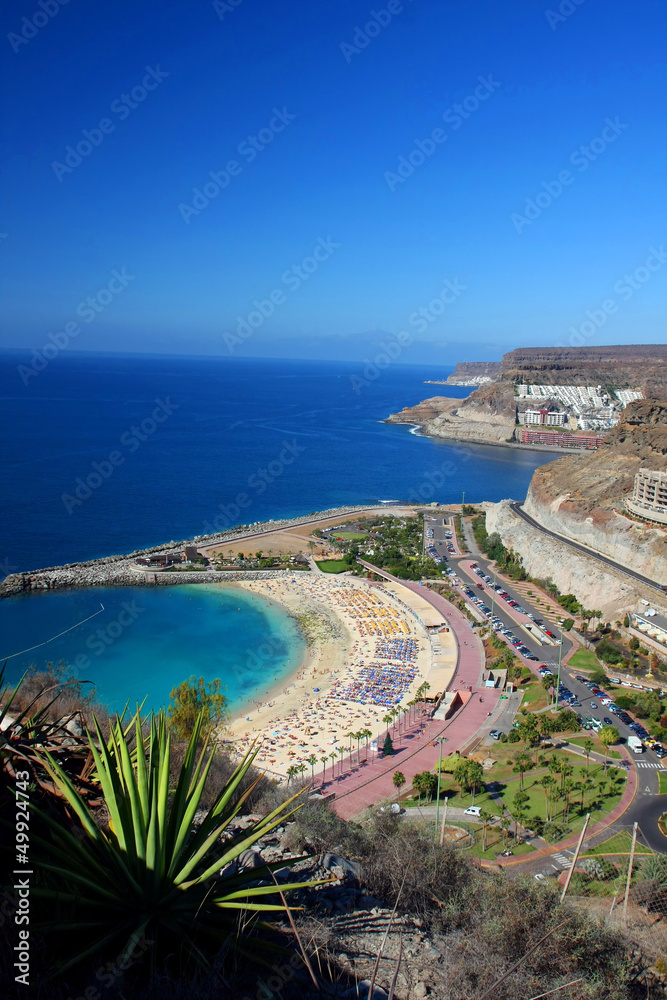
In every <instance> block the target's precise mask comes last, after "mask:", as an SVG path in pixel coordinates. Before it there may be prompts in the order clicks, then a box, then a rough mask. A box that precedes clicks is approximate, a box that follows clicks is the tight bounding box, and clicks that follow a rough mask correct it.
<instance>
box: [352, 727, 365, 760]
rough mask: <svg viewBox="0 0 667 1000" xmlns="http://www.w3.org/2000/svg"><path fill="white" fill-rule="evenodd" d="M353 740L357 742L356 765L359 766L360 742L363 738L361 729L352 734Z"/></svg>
mask: <svg viewBox="0 0 667 1000" xmlns="http://www.w3.org/2000/svg"><path fill="white" fill-rule="evenodd" d="M354 738H355V740H356V741H357V764H359V763H360V762H361V741H362V740H363V738H364V731H363V729H358V730H357V732H356V733H355V734H354Z"/></svg>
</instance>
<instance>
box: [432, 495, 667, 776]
mask: <svg viewBox="0 0 667 1000" xmlns="http://www.w3.org/2000/svg"><path fill="white" fill-rule="evenodd" d="M431 532H432V534H431ZM452 533H453V524H450V523H448V519H447V518H446V517H443V516H442V515H439V516H437V517H436V516H433V517H432V518H431V519H430V520H429V519H428V518H427V520H426V535H427V537H426V539H425V541H426V543H427V551H428V552H429V554H431V552H430V549H431V548H432V549H433V550H434V551H435V552H436V554H437V555H438V557H439V558H440V559H441V560H442V562H443V563H444V562H445V560H447V561H448V564H449V565H448V571H447V572H448V578H449V582H450V584H452V585H454V586H456V587H457V589H458V590H460V591H461V593H462V595H463V596H464V597H465V599H466V602H467V603H468V604H469V605H472V606H474V607H475V608H476V610H477V611H478V612H479V613H480V614H481V615H482V616H483V617H484V618H486V619H487V620H488V621H489V624H490V625H491V627H492V628H493V629H494V630H495V631H496V632H497V633H498V634H499V635H500V636H502V637H503V638H504V640H505V642H506V643H507V644H508V646H509V647H510V648H511V649H512V650H513V652H514V653H515V655H516V656H517V657H518V659H519V660H520V661H521V662H522V663H524V664H526V665H527V666H530V668H531V670H533V671H534V672H535V673H536V674H537V675H539V676H542V677H545V676H548V675H549V674H551V675H552V676H553V677H554V686H556V682H557V675H558V663H559V654H561V659H565V658H566V657H567V655H568V653H569V652H570V650H571V649H572V647H573V642H572V640H571V639H570V638H568V635H567V633H566V632H562V631H561V630H560V629H559V628H557V627H556V626H554V625H552V624H550V623H549V621H547V620H546V619H545V618H544V617H543V611H541V610H540V609H539V608H538V607H537V606H536V605H531V603H530V602H529V601H527V599H526V597H525V596H524V597H522V596H521V595H519V594H518V593H517V592H516V591H515V590H514V589H513V588H512V586H511V584H509V583H507V582H505V581H503V582H502V583H500V582H498V580H497V578H496V577H495V576H494V575H493V573H492V572H491V570H490V565H489V562H488V560H485V559H483V558H481V557H480V558H475V557H473V556H456V555H454V554H452V552H451V551H450V549H449V546H450V545H452V541H451V537H452ZM528 629H533V630H535V633H536V634H535V635H531V634H530V633H529V632H528V631H527V630H528ZM538 636H539V637H540V638H538ZM561 644H562V645H561ZM610 680H611V681H612V682H613V681H614V680H616V681H617V682H618V685H619V686H621V685H622V686H624V687H629V688H641V687H642V685H640V684H631V683H630V682H627V681H624V682H621V680H620V678H614V677H613V676H612V677H610ZM558 704H559V707H560V708H571V709H572V710H573V711H574V712H576V713H577V715H578V716H579V720H580V723H581V725H582V728H583V729H584V730H590V731H592V732H596V731H598V730H599V729H600V728H601V727H602V726H603V725H613V726H615V727H616V728H617V729H618V732H619V734H620V736H621V739H622V740H623V742H624V743H625V744H626V746H627V747H628V749H630V750H631V749H632V746H631V742H630V741H631V740H632V738H633V737H634V738H635V739H638V740H640V741H641V750H640V751H639V752H637V753H634V752H633V759H634V760H635V762H636V764H637V765H638V766H639V767H644V768H647V767H648V768H654V769H659V768H661V767H662V763H661V762H662V760H663V758H664V757H666V756H667V749H665V748H663V747H662V746H661V745H660V744H657V743H654V742H653V741H652V740H651V739H650V736H649V734H648V732H647V730H646V729H645V728H644V726H643V725H642V723H641V720H638V719H635V718H634V717H633V716H632V714H631V713H629V712H625V711H624V710H623V709H620V708H618V707H617V706H616V704H615V703H614V700H613V696H612V695H611V694H610V693H609V692H607V691H604V690H602V689H601V688H599V687H597V686H596V685H595V684H593V683H592V682H591V681H590V680H588V678H587V677H584V676H583V675H581V674H577V673H576V672H573V671H571V670H569V669H568V667H567V666H564V665H562V663H561V669H560V687H559V690H558ZM504 728H505V729H507V726H505V727H504ZM637 747H638V749H639V746H638V745H637Z"/></svg>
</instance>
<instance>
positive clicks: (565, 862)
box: [551, 854, 572, 868]
mask: <svg viewBox="0 0 667 1000" xmlns="http://www.w3.org/2000/svg"><path fill="white" fill-rule="evenodd" d="M551 857H552V858H553V859H554V861H557V862H558V864H559V865H561V866H562V867H563V868H570V866H571V865H572V858H568V857H566V856H565V855H564V854H552V855H551Z"/></svg>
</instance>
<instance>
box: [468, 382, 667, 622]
mask: <svg viewBox="0 0 667 1000" xmlns="http://www.w3.org/2000/svg"><path fill="white" fill-rule="evenodd" d="M640 468H650V469H656V470H660V471H665V470H667V399H665V400H637V401H636V402H635V403H631V404H630V405H629V406H628V407H627V408H626V409H625V411H624V414H623V418H622V420H621V423H619V425H618V426H617V427H615V428H614V430H613V431H612V432H611V434H610V435H609V437H608V438H607V440H606V442H605V443H604V445H602V446H601V447H600V448H599V449H598V450H597V451H595V452H586V453H583V454H576V455H572V456H568V457H567V458H560V459H558V460H557V461H555V462H550V463H549V464H548V465H542V466H540V468H539V469H536V471H535V473H534V474H533V478H532V480H531V484H530V487H529V490H528V496H527V499H526V502H525V505H524V509H525V511H526V513H527V514H529V515H530V516H531V517H532V518H534V520H535V521H537V522H538V523H539V524H541V525H542V526H543V527H545V528H548V529H549V530H551V531H555V532H557V533H558V534H559V535H563V536H564V537H566V538H569V539H572V540H573V541H576V542H580V543H582V544H583V545H586V546H588V548H591V549H594V550H595V551H597V552H600V553H602V554H603V555H606V556H608V557H609V558H611V559H613V560H614V561H615V562H617V563H619V564H620V565H621V566H625V567H627V568H629V569H632V570H635V571H636V572H638V573H641V574H642V575H643V576H647V577H648V578H649V579H651V580H655V581H656V582H658V583H667V532H665V531H663V530H662V529H660V528H657V527H652V526H650V525H648V524H645V523H640V522H639V521H637V520H635V519H633V518H631V517H629V516H626V515H625V514H624V513H623V507H624V501H625V498H626V497H627V496H628V495H630V494H631V493H632V488H633V483H634V476H635V473H636V472H637V471H638V470H639V469H640ZM490 506H491V509H490V510H489V511H488V512H487V528H488V530H490V531H498V532H499V534H500V535H501V537H502V539H503V542H504V544H505V545H508V546H510V547H512V548H513V549H514V550H515V551H517V552H519V554H520V555H521V556H522V558H523V561H524V565H525V566H526V569H527V570H528V572H529V573H531V575H533V576H538V577H551V579H552V580H553V581H554V582H555V583H556V585H557V586H558V587H559V589H560V590H561V591H562V592H563V593H576V594H577V595H578V596H579V598H580V600H583V601H584V603H586V604H588V606H590V607H598V608H602V609H605V608H607V607H609V605H610V604H611V605H615V606H616V607H621V606H626V607H631V606H632V605H633V604H634V602H635V601H636V598H637V595H638V593H639V591H640V589H641V588H640V587H638V586H636V585H635V584H633V583H632V582H631V581H630V582H629V581H628V580H627V578H625V579H623V578H622V576H620V575H618V574H615V573H614V572H613V571H611V570H607V569H606V568H604V567H603V566H601V564H600V563H599V562H596V561H595V560H592V559H589V558H587V557H586V556H583V555H581V556H580V555H577V554H576V553H573V550H572V549H570V548H568V547H567V546H565V545H562V544H561V543H559V542H557V541H555V540H554V539H552V538H550V537H549V536H545V535H543V534H541V533H540V532H539V531H538V530H537V529H535V528H532V527H531V526H530V525H527V524H525V522H522V521H520V520H519V519H518V518H517V516H516V515H515V514H514V513H513V512H512V511H511V509H510V507H509V504H508V503H507V502H503V503H502V504H495V505H490ZM639 596H645V597H646V598H648V599H651V593H647V594H641V593H640V594H639ZM653 599H654V598H653Z"/></svg>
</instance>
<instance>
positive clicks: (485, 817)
mask: <svg viewBox="0 0 667 1000" xmlns="http://www.w3.org/2000/svg"><path fill="white" fill-rule="evenodd" d="M479 818H480V819H481V821H482V853H483V852H484V851H485V850H486V824H487V822H488V820H489V813H488V812H487V811H486V809H480V811H479Z"/></svg>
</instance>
